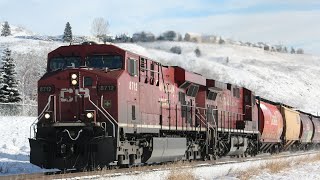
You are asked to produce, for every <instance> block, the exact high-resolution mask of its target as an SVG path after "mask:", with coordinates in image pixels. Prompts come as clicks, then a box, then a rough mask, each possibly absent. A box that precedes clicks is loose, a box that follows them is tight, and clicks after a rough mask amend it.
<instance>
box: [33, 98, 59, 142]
mask: <svg viewBox="0 0 320 180" xmlns="http://www.w3.org/2000/svg"><path fill="white" fill-rule="evenodd" d="M54 96H55V95H50V96H49V97H48V103H47V104H46V106H45V107H44V108H43V110H42V112H41V113H40V114H39V115H38V117H37V119H36V120H34V121H33V123H32V124H31V126H30V138H32V136H31V130H32V128H33V127H34V126H35V125H36V124H37V120H39V119H40V118H41V117H42V116H43V113H44V112H45V111H46V110H47V109H49V107H50V102H51V97H54ZM34 135H35V128H34Z"/></svg>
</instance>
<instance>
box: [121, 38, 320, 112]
mask: <svg viewBox="0 0 320 180" xmlns="http://www.w3.org/2000/svg"><path fill="white" fill-rule="evenodd" d="M119 46H120V47H123V48H125V49H128V50H130V51H133V52H136V53H139V54H143V55H145V56H148V57H151V58H153V59H155V60H157V61H160V62H162V63H164V64H168V65H178V66H181V67H183V68H185V69H187V70H190V71H194V72H197V73H200V74H202V75H204V76H205V77H207V78H212V79H216V80H219V81H223V82H229V83H234V84H237V85H240V86H244V87H247V88H248V89H251V90H253V91H255V92H256V95H259V96H262V97H264V98H267V99H270V100H272V101H276V102H282V103H285V104H288V105H291V106H293V107H296V108H298V109H301V110H304V111H307V112H312V113H314V114H316V113H317V112H320V91H319V89H320V81H319V80H318V77H319V76H320V57H317V56H312V55H297V54H294V55H293V54H283V53H276V52H268V51H264V50H262V49H258V48H250V47H243V46H236V45H218V44H197V43H187V42H154V43H139V44H119ZM174 46H180V47H181V49H182V53H181V54H180V55H178V54H174V53H171V52H170V48H171V47H174ZM196 48H198V49H199V50H200V52H201V56H200V57H197V56H196V55H195V53H194V50H195V49H196Z"/></svg>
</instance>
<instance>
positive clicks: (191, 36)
mask: <svg viewBox="0 0 320 180" xmlns="http://www.w3.org/2000/svg"><path fill="white" fill-rule="evenodd" d="M201 37H202V36H201V34H198V33H191V32H189V33H186V34H185V35H184V40H185V41H188V42H197V43H201V42H202V38H201Z"/></svg>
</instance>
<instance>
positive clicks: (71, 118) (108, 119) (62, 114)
mask: <svg viewBox="0 0 320 180" xmlns="http://www.w3.org/2000/svg"><path fill="white" fill-rule="evenodd" d="M125 64H126V62H125V51H123V50H121V49H119V48H117V47H115V46H111V45H85V46H83V45H74V46H68V47H60V48H58V49H56V50H55V51H52V52H51V53H49V55H48V63H47V72H46V74H45V75H44V76H43V77H42V78H41V79H40V80H39V82H38V91H39V93H38V101H39V102H38V114H39V116H38V122H37V123H36V124H33V129H34V137H31V138H30V140H29V141H30V146H31V153H30V162H31V163H33V164H35V165H38V166H40V167H44V168H58V169H71V168H77V169H81V168H84V167H97V166H103V165H108V164H110V163H112V162H114V161H115V160H116V148H115V147H116V146H117V141H116V139H117V133H118V131H117V129H118V127H117V117H118V113H117V112H118V106H117V105H118V104H117V102H118V79H119V77H121V75H122V74H123V73H124V71H125Z"/></svg>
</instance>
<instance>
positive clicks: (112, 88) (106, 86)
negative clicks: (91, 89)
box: [98, 84, 116, 92]
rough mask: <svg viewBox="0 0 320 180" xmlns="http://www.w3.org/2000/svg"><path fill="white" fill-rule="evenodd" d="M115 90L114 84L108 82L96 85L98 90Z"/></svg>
mask: <svg viewBox="0 0 320 180" xmlns="http://www.w3.org/2000/svg"><path fill="white" fill-rule="evenodd" d="M115 90H116V86H115V85H112V84H109V85H99V86H98V91H100V92H101V91H115Z"/></svg>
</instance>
